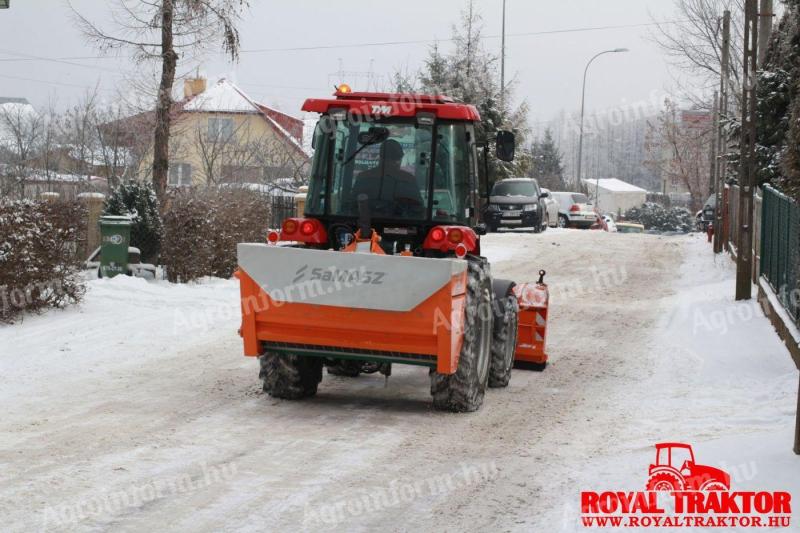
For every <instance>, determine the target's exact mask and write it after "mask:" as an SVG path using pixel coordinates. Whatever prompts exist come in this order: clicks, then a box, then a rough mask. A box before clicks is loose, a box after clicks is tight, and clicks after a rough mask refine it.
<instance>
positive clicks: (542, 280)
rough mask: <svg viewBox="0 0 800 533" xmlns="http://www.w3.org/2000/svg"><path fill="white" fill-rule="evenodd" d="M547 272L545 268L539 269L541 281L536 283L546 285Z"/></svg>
mask: <svg viewBox="0 0 800 533" xmlns="http://www.w3.org/2000/svg"><path fill="white" fill-rule="evenodd" d="M545 274H547V272H545V271H544V270H540V271H539V281H537V282H536V283H538V284H539V285H544V276H545Z"/></svg>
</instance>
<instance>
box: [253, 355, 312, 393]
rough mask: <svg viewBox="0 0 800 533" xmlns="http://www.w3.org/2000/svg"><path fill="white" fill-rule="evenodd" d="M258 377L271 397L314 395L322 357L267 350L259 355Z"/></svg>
mask: <svg viewBox="0 0 800 533" xmlns="http://www.w3.org/2000/svg"><path fill="white" fill-rule="evenodd" d="M260 362H261V372H259V375H258V376H259V377H260V378H261V380H262V381H263V382H264V392H266V393H267V394H269V395H270V396H272V397H273V398H281V399H284V400H300V399H302V398H308V397H310V396H314V395H315V394H316V393H317V385H318V384H319V382H320V381H322V359H319V358H317V357H302V356H299V355H294V354H279V353H274V352H267V353H265V354H264V355H262V356H261V357H260Z"/></svg>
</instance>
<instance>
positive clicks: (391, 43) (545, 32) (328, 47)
mask: <svg viewBox="0 0 800 533" xmlns="http://www.w3.org/2000/svg"><path fill="white" fill-rule="evenodd" d="M682 22H689V21H686V20H668V21H662V22H647V23H642V24H619V25H615V26H590V27H583V28H566V29H560V30H543V31H532V32H524V33H507V34H506V37H533V36H539V35H556V34H560V33H582V32H589V31H602V30H618V29H626V28H643V27H646V26H659V25H667V24H679V23H682ZM499 38H501V35H485V36H483V37H482V39H499ZM454 40H455V39H454V38H452V37H451V38H447V39H416V40H410V41H382V42H369V43H350V44H327V45H317V46H294V47H288V48H256V49H253V50H240V51H239V53H241V54H257V53H269V52H305V51H311V50H334V49H339V48H363V47H369V46H373V47H378V46H398V45H407V44H432V43H437V42H439V43H441V42H451V41H454Z"/></svg>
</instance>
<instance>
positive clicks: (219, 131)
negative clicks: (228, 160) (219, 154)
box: [208, 117, 233, 141]
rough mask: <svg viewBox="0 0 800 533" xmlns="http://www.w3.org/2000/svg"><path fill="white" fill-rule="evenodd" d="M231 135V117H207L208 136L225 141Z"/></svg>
mask: <svg viewBox="0 0 800 533" xmlns="http://www.w3.org/2000/svg"><path fill="white" fill-rule="evenodd" d="M232 136H233V119H232V118H214V117H212V118H209V119H208V138H209V139H220V140H223V141H227V140H228V139H230V138H231V137H232Z"/></svg>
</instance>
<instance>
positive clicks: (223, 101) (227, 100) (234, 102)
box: [183, 79, 259, 114]
mask: <svg viewBox="0 0 800 533" xmlns="http://www.w3.org/2000/svg"><path fill="white" fill-rule="evenodd" d="M183 110H184V111H205V112H217V113H253V114H256V113H259V110H258V107H257V106H256V105H255V103H254V102H253V101H252V100H250V99H249V98H248V97H246V96H245V95H244V93H243V92H242V91H241V90H239V88H238V87H236V86H235V85H234V84H233V83H231V82H229V81H228V80H226V79H221V80H219V81H218V82H217V83H216V84H214V85H213V86H212V87H209V88H208V89H206V90H205V91H203V92H202V93H200V94H198V95H197V96H195V97H194V98H192V99H191V100H189V101H188V102H187V103H186V105H185V106H183Z"/></svg>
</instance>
